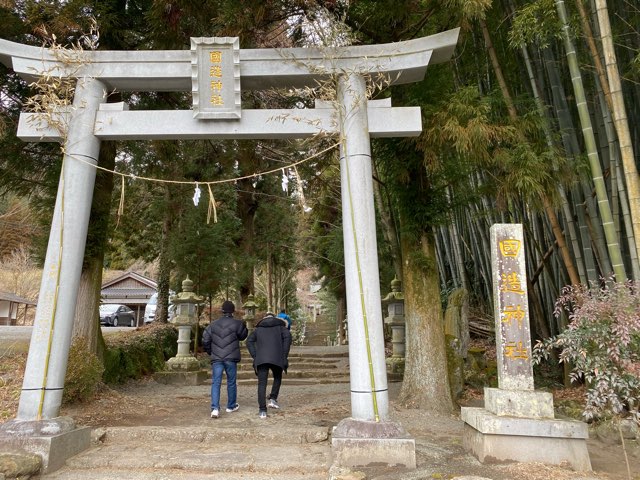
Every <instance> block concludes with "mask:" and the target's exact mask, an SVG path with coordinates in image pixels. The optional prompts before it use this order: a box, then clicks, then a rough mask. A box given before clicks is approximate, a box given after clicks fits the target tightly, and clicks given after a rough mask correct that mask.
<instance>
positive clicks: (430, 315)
mask: <svg viewBox="0 0 640 480" xmlns="http://www.w3.org/2000/svg"><path fill="white" fill-rule="evenodd" d="M402 258H403V259H404V262H405V263H404V268H403V272H404V277H403V281H402V284H403V288H404V294H405V295H404V297H405V321H406V357H405V362H406V363H405V374H404V381H403V382H402V390H401V391H400V402H402V403H403V404H405V405H407V406H412V407H416V408H423V409H426V410H431V411H436V412H439V413H442V414H450V413H452V412H453V408H454V405H453V400H452V398H451V392H450V390H449V373H448V369H447V357H446V352H445V339H444V329H443V321H442V307H441V305H440V281H439V279H438V270H437V268H436V258H435V249H434V246H433V242H432V238H431V237H429V236H428V235H427V234H425V233H423V234H422V235H421V238H420V239H419V242H418V244H415V243H413V242H411V241H410V240H408V239H403V240H402Z"/></svg>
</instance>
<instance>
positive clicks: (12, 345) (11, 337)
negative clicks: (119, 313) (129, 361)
mask: <svg viewBox="0 0 640 480" xmlns="http://www.w3.org/2000/svg"><path fill="white" fill-rule="evenodd" d="M32 328H33V327H22V326H6V325H0V355H3V354H5V353H7V352H26V351H28V350H29V342H30V341H31V329H32ZM101 328H102V334H103V335H109V334H112V333H116V332H125V331H127V330H132V328H131V327H101Z"/></svg>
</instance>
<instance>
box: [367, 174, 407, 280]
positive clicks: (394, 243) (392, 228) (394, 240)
mask: <svg viewBox="0 0 640 480" xmlns="http://www.w3.org/2000/svg"><path fill="white" fill-rule="evenodd" d="M373 168H374V174H375V176H376V177H378V176H379V175H378V171H377V168H376V164H375V162H374V163H373ZM373 198H374V200H375V202H376V207H377V209H378V213H379V214H380V224H381V226H382V234H383V235H384V239H385V240H386V241H387V243H388V244H389V247H390V249H391V259H392V260H393V270H394V272H395V274H396V278H402V253H401V251H400V241H399V237H398V231H397V230H396V225H395V223H394V221H393V211H392V210H391V207H390V206H389V202H388V196H387V195H386V191H385V192H383V191H382V187H381V185H380V183H379V182H378V181H376V178H374V181H373Z"/></svg>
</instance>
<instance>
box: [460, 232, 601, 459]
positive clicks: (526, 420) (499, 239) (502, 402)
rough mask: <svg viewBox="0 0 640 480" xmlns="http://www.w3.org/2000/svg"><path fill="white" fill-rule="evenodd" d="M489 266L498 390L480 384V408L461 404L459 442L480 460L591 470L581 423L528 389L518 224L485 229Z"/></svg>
mask: <svg viewBox="0 0 640 480" xmlns="http://www.w3.org/2000/svg"><path fill="white" fill-rule="evenodd" d="M491 265H492V271H493V298H494V317H495V322H496V328H495V331H496V357H497V361H498V388H485V390H484V405H485V406H484V408H471V407H463V408H462V411H461V417H462V420H464V422H465V430H464V446H465V448H466V449H467V450H470V451H471V452H472V453H473V454H474V455H475V456H476V457H478V459H479V460H480V461H481V462H484V461H488V460H492V461H495V460H499V461H519V462H543V463H550V464H560V463H563V462H567V463H569V464H570V465H571V466H572V467H573V468H575V469H576V470H581V471H585V470H591V462H590V459H589V453H588V452H587V445H586V439H587V438H588V431H587V426H586V424H584V423H582V422H577V421H565V420H557V419H555V418H554V410H553V396H552V395H551V393H548V392H540V391H536V390H535V389H534V385H533V369H532V364H531V331H530V327H529V305H528V295H527V276H526V264H525V252H524V239H523V234H522V225H520V224H495V225H493V226H492V227H491Z"/></svg>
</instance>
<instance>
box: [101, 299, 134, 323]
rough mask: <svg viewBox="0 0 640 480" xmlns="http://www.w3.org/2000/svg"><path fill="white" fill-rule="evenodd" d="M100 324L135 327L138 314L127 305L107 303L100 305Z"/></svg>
mask: <svg viewBox="0 0 640 480" xmlns="http://www.w3.org/2000/svg"><path fill="white" fill-rule="evenodd" d="M100 325H107V326H114V327H135V326H136V314H135V312H134V311H133V310H131V309H130V308H129V307H127V306H126V305H118V304H117V303H105V304H103V305H100Z"/></svg>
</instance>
